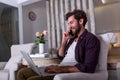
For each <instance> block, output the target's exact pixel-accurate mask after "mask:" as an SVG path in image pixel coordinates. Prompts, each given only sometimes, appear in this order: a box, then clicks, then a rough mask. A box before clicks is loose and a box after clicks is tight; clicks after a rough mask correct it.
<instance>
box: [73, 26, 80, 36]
mask: <svg viewBox="0 0 120 80" xmlns="http://www.w3.org/2000/svg"><path fill="white" fill-rule="evenodd" d="M80 30H81V25H80V24H78V26H77V29H76V31H75V34H74V35H75V37H78V34H79V32H80Z"/></svg>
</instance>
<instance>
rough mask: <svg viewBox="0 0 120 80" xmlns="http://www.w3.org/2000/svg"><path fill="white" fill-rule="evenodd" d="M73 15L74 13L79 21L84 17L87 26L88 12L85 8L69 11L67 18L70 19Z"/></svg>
mask: <svg viewBox="0 0 120 80" xmlns="http://www.w3.org/2000/svg"><path fill="white" fill-rule="evenodd" d="M72 15H74V17H75V19H76V20H77V21H79V20H80V19H81V18H83V19H84V22H83V26H85V24H86V22H87V16H86V13H85V12H84V11H83V10H74V11H72V12H68V13H67V14H66V15H65V20H68V18H69V17H70V16H72Z"/></svg>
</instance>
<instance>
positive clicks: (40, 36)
mask: <svg viewBox="0 0 120 80" xmlns="http://www.w3.org/2000/svg"><path fill="white" fill-rule="evenodd" d="M45 35H47V31H46V30H44V31H43V32H42V33H40V32H36V37H37V40H35V42H36V44H37V45H39V53H40V54H41V53H44V44H45V38H44V36H45Z"/></svg>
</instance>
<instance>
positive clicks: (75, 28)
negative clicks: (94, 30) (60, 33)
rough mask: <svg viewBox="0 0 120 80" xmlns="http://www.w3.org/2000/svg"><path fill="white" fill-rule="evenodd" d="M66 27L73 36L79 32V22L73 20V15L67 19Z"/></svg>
mask: <svg viewBox="0 0 120 80" xmlns="http://www.w3.org/2000/svg"><path fill="white" fill-rule="evenodd" d="M68 27H69V29H70V30H72V32H73V34H74V35H76V36H77V35H78V33H79V32H80V30H81V25H80V24H79V22H78V21H77V20H76V19H75V18H74V15H73V16H70V17H69V18H68Z"/></svg>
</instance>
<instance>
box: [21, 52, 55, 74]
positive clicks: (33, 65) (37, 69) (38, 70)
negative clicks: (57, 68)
mask: <svg viewBox="0 0 120 80" xmlns="http://www.w3.org/2000/svg"><path fill="white" fill-rule="evenodd" d="M21 53H22V55H23V57H24V58H25V60H26V61H27V63H28V64H29V66H30V67H31V69H32V70H33V71H35V72H36V73H37V74H38V75H40V76H54V75H55V74H56V73H46V72H44V69H45V66H42V67H38V66H36V65H35V63H34V62H33V60H32V58H31V57H30V55H29V54H28V53H26V52H25V51H21Z"/></svg>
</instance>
